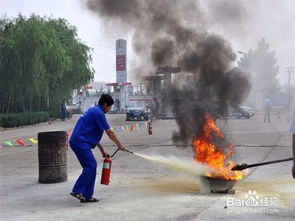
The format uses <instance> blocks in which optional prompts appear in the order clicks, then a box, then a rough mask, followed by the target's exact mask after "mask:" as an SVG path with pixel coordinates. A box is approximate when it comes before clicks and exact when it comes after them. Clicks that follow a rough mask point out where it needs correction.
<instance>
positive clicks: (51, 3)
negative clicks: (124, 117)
mask: <svg viewBox="0 0 295 221" xmlns="http://www.w3.org/2000/svg"><path fill="white" fill-rule="evenodd" d="M83 1H85V0H0V15H1V16H3V15H6V16H7V17H16V16H17V15H18V14H19V13H21V14H22V15H25V16H30V15H31V14H32V13H34V14H36V15H40V16H50V17H53V18H58V17H62V18H65V19H66V20H67V21H68V22H69V23H70V24H71V25H74V26H76V27H77V29H78V36H79V38H80V39H81V41H82V42H83V43H85V44H87V45H88V46H89V47H91V48H93V52H92V57H93V64H92V67H93V68H94V70H95V81H105V82H115V41H116V40H117V39H119V38H123V39H126V40H127V56H128V58H127V59H128V60H127V62H128V66H130V65H132V62H131V61H132V59H133V58H134V56H135V54H134V53H133V50H132V47H131V44H132V42H131V39H132V38H131V34H130V33H128V31H126V32H124V34H122V33H121V34H116V33H115V32H113V33H112V34H110V33H108V32H107V31H106V29H105V28H104V25H103V21H102V20H101V19H100V18H99V17H97V15H95V14H93V13H92V12H91V11H89V10H88V9H87V8H86V6H85V4H83ZM147 1H148V0H147ZM173 1H174V0H171V2H173ZM184 1H185V0H184ZM200 1H201V2H202V4H203V8H204V11H208V12H209V11H210V13H207V14H208V16H207V28H208V31H209V32H214V33H216V34H219V35H221V36H223V37H224V38H225V39H226V40H228V41H229V42H230V43H231V45H232V47H233V50H234V51H244V52H247V51H248V50H249V49H255V48H256V47H257V42H258V40H260V39H261V38H265V39H266V41H267V42H268V43H269V44H270V50H271V51H275V52H276V57H277V59H278V65H279V68H280V69H279V70H280V71H279V74H278V77H279V79H280V82H281V83H282V84H284V83H286V82H287V72H286V67H288V66H294V67H295V0H235V1H236V2H238V3H239V4H240V5H241V8H240V11H239V13H240V14H241V16H240V17H241V19H240V20H232V19H231V17H230V16H229V15H228V14H224V15H220V14H218V13H220V11H214V10H215V9H216V7H215V6H216V2H218V1H219V5H220V2H222V1H224V0H207V1H205V0H200ZM219 8H220V7H219ZM217 14H218V17H220V16H225V19H223V22H222V23H221V22H220V20H219V19H216V17H215V15H216V16H217ZM225 22H226V23H225ZM240 56H242V55H240V54H237V58H238V59H239V58H240ZM127 70H128V68H127ZM129 80H131V79H130V78H129ZM292 82H294V83H295V73H294V74H293V76H292Z"/></svg>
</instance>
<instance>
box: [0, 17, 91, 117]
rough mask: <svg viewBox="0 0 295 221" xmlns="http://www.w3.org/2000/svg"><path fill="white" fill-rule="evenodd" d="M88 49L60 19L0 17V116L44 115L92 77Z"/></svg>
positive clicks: (53, 113)
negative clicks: (24, 113) (14, 113)
mask: <svg viewBox="0 0 295 221" xmlns="http://www.w3.org/2000/svg"><path fill="white" fill-rule="evenodd" d="M90 52H91V49H90V48H89V47H88V46H87V45H85V44H83V43H82V42H81V40H80V39H79V38H78V35H77V30H76V28H75V27H73V26H71V25H69V23H68V22H67V21H66V20H65V19H61V18H59V19H53V18H47V17H40V16H35V15H32V16H31V17H30V18H25V17H23V16H22V15H19V16H18V17H17V18H15V19H7V18H5V17H4V18H1V19H0V113H1V114H4V113H10V112H32V111H49V112H50V114H51V116H58V115H59V112H60V104H61V103H62V102H63V100H67V99H69V98H71V94H72V91H73V90H74V89H76V88H79V87H81V86H83V85H85V84H87V83H89V81H90V80H92V79H93V73H94V71H93V69H92V68H91V67H90V63H91V55H90Z"/></svg>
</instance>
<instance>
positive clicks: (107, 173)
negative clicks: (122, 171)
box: [100, 149, 134, 185]
mask: <svg viewBox="0 0 295 221" xmlns="http://www.w3.org/2000/svg"><path fill="white" fill-rule="evenodd" d="M118 150H119V149H117V150H116V151H115V153H113V155H112V156H107V157H106V158H105V159H104V161H103V165H102V173H101V180H100V183H101V184H104V185H109V183H110V182H111V181H110V177H111V168H112V160H111V158H112V157H113V156H115V154H116V153H117V152H118ZM125 151H126V152H128V153H131V154H134V153H133V152H131V151H129V150H125Z"/></svg>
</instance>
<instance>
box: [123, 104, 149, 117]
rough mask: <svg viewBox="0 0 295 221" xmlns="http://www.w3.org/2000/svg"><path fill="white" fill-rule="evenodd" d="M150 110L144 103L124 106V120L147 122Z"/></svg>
mask: <svg viewBox="0 0 295 221" xmlns="http://www.w3.org/2000/svg"><path fill="white" fill-rule="evenodd" d="M149 116H150V110H149V108H148V107H147V106H146V105H145V103H144V102H130V103H129V104H128V106H126V120H127V121H129V120H148V119H149Z"/></svg>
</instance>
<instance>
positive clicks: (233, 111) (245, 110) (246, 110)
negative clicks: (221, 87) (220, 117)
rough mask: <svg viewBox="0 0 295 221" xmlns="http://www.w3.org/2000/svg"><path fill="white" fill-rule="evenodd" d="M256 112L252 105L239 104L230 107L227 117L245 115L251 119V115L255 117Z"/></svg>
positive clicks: (238, 117)
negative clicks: (235, 106)
mask: <svg viewBox="0 0 295 221" xmlns="http://www.w3.org/2000/svg"><path fill="white" fill-rule="evenodd" d="M254 114H255V110H254V109H253V108H252V107H248V106H239V107H237V108H230V109H229V111H228V114H227V117H235V118H237V119H240V118H242V117H244V118H246V119H249V118H250V117H253V116H254Z"/></svg>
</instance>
